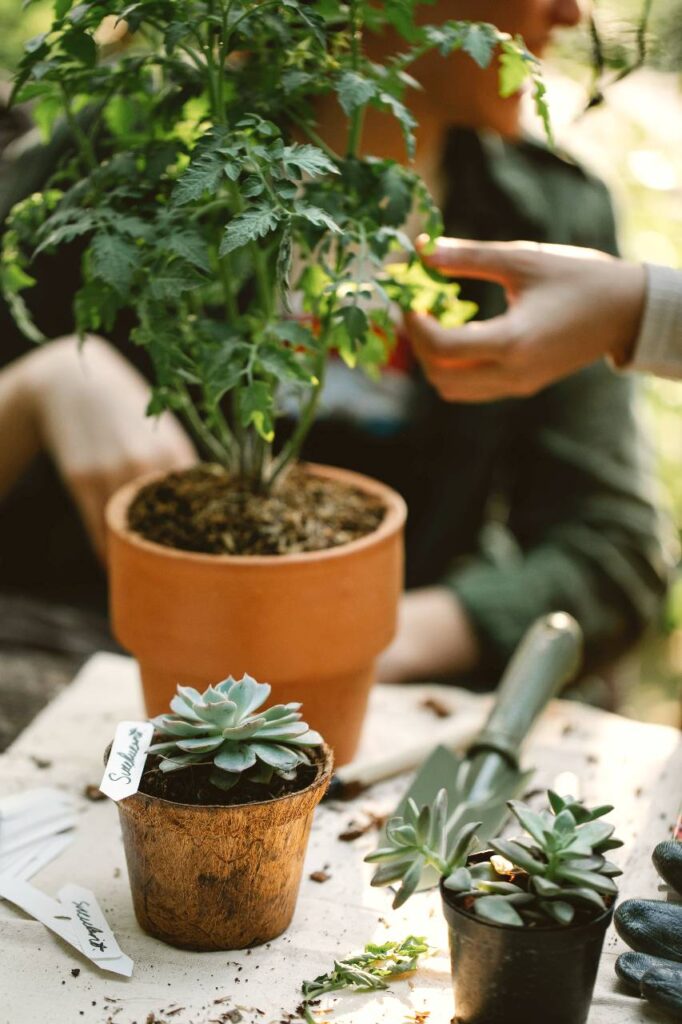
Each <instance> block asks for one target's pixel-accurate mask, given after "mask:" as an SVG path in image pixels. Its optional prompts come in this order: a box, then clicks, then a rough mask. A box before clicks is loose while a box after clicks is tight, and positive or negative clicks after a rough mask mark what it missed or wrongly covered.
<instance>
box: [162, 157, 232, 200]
mask: <svg viewBox="0 0 682 1024" xmlns="http://www.w3.org/2000/svg"><path fill="white" fill-rule="evenodd" d="M222 177H223V163H222V160H221V159H220V157H219V156H218V154H217V153H216V152H215V151H213V150H211V151H209V152H206V151H205V149H204V150H203V151H202V152H201V154H200V155H199V156H197V157H196V158H195V159H193V160H192V162H191V163H190V165H189V166H188V167H187V168H186V170H185V171H184V172H183V174H181V175H180V177H179V178H178V180H177V182H176V185H175V189H174V190H173V202H174V203H175V205H176V206H184V205H185V203H191V202H194V201H195V200H197V199H201V197H202V196H203V194H204V193H205V192H210V193H211V194H213V193H215V192H216V191H217V188H218V184H219V182H220V181H221V180H222Z"/></svg>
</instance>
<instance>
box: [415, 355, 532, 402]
mask: <svg viewBox="0 0 682 1024" xmlns="http://www.w3.org/2000/svg"><path fill="white" fill-rule="evenodd" d="M426 376H427V378H428V380H429V383H430V384H432V385H433V387H434V388H435V389H436V391H437V392H438V394H439V395H440V396H441V398H444V399H445V401H446V402H493V401H496V400H497V399H499V398H512V397H515V398H521V397H527V396H528V395H532V394H534V393H535V392H536V391H539V390H540V387H541V386H542V385H541V383H540V382H537V381H535V380H532V379H530V378H529V377H528V375H523V376H521V375H520V374H518V373H511V372H510V371H509V370H508V369H507V368H506V367H504V366H501V365H497V364H486V365H479V366H477V367H473V368H471V369H465V370H461V371H459V372H458V373H453V372H452V371H451V370H447V369H439V368H437V367H434V368H433V369H431V370H428V371H427V373H426Z"/></svg>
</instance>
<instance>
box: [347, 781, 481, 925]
mask: <svg viewBox="0 0 682 1024" xmlns="http://www.w3.org/2000/svg"><path fill="white" fill-rule="evenodd" d="M447 821H448V795H447V792H446V791H445V790H444V789H441V790H440V792H439V793H438V796H437V797H436V799H435V801H434V802H433V804H425V805H424V807H422V808H421V809H420V808H419V807H417V805H416V803H415V802H414V800H408V801H407V808H406V810H405V814H404V815H403V816H402V817H397V818H391V820H390V821H389V822H388V824H387V825H386V839H387V841H388V844H389V845H388V846H383V847H381V848H380V849H379V850H376V851H375V852H374V853H370V854H368V856H367V857H365V860H366V861H368V862H369V863H370V864H373V863H379V864H380V867H378V868H377V870H376V871H375V872H374V876H373V878H372V885H390V884H391V883H392V882H397V881H401V882H402V885H401V886H400V888H399V889H398V892H397V893H396V897H395V899H394V901H393V907H394V908H397V907H400V906H402V904H403V903H405V901H406V900H408V899H409V898H410V896H411V895H412V894H413V892H415V890H416V888H417V886H418V885H419V882H420V880H421V877H422V874H423V872H424V871H425V869H426V868H428V867H431V868H434V869H435V871H436V872H437V873H438V874H439V875H441V876H443V877H444V878H447V877H448V876H450V875H451V874H452V872H453V871H455V869H456V868H458V867H460V866H461V865H463V864H464V863H465V862H466V858H467V854H468V853H469V850H470V849H471V846H472V844H473V842H474V834H475V832H476V829H477V828H478V826H479V825H480V822H478V821H476V822H470V823H469V824H467V825H464V826H463V827H462V828H461V829H459V831H457V832H456V833H455V834H454V835H453V836H450V835H449V833H448V829H447Z"/></svg>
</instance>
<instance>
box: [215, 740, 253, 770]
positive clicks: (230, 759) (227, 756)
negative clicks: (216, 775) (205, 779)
mask: <svg viewBox="0 0 682 1024" xmlns="http://www.w3.org/2000/svg"><path fill="white" fill-rule="evenodd" d="M213 763H214V764H215V766H216V768H220V770H221V771H224V772H244V771H246V769H247V768H250V767H251V766H252V765H254V764H255V763H256V753H255V751H254V750H252V748H251V744H250V743H248V744H247V743H230V742H229V741H223V744H222V746H221V748H220V750H219V751H218V753H217V754H216V755H215V757H214V758H213Z"/></svg>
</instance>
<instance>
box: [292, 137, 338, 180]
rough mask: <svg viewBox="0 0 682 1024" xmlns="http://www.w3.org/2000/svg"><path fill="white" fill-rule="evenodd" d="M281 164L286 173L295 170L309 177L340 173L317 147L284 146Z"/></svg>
mask: <svg viewBox="0 0 682 1024" xmlns="http://www.w3.org/2000/svg"><path fill="white" fill-rule="evenodd" d="M282 163H283V164H284V167H285V170H286V171H287V172H288V173H291V172H292V171H293V170H296V171H299V172H300V173H301V174H309V175H310V176H311V177H315V176H316V175H318V174H339V173H340V171H339V168H338V167H337V166H336V164H335V163H334V161H333V160H332V159H330V157H328V156H327V154H326V153H325V152H324V151H323V150H321V149H318V147H317V146H310V145H293V146H285V147H284V149H283V151H282Z"/></svg>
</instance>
